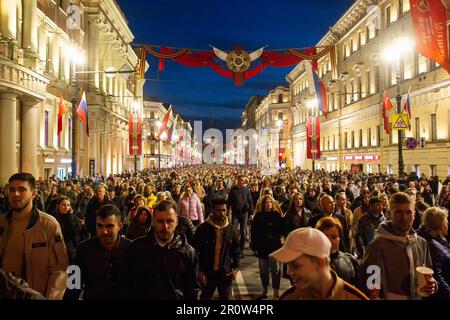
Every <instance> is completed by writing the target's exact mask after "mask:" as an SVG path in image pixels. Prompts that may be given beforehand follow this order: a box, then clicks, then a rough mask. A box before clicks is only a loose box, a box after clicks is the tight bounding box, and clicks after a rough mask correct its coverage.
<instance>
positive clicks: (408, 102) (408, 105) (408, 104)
mask: <svg viewBox="0 0 450 320" xmlns="http://www.w3.org/2000/svg"><path fill="white" fill-rule="evenodd" d="M410 93H411V87H409V90H408V95H407V96H406V101H405V105H404V107H403V112H406V113H407V114H408V118H409V123H408V129H409V131H411V120H412V118H411V100H410V97H409V94H410Z"/></svg>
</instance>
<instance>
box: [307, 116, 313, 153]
mask: <svg viewBox="0 0 450 320" xmlns="http://www.w3.org/2000/svg"><path fill="white" fill-rule="evenodd" d="M311 135H312V123H311V117H307V118H306V158H307V159H312V152H311Z"/></svg>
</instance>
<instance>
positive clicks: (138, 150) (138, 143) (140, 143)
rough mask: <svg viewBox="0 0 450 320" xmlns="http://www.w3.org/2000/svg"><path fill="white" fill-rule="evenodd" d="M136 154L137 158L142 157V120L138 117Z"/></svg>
mask: <svg viewBox="0 0 450 320" xmlns="http://www.w3.org/2000/svg"><path fill="white" fill-rule="evenodd" d="M137 130H138V132H137V139H138V140H137V147H138V149H137V154H138V156H140V155H142V118H141V116H139V117H138V125H137Z"/></svg>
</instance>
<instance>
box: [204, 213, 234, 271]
mask: <svg viewBox="0 0 450 320" xmlns="http://www.w3.org/2000/svg"><path fill="white" fill-rule="evenodd" d="M206 223H208V224H210V225H212V226H213V227H214V231H215V232H216V244H215V247H214V271H217V270H219V269H220V264H221V263H220V262H221V261H220V252H221V250H222V245H223V231H224V230H225V228H226V227H227V226H228V224H229V223H228V219H226V220H225V223H224V224H223V225H222V226H219V225H218V224H216V223H215V222H214V221H213V220H212V219H211V217H210V218H208V220H206Z"/></svg>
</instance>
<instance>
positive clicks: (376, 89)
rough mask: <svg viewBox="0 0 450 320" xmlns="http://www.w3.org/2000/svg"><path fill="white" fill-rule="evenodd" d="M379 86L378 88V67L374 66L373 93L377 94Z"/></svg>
mask: <svg viewBox="0 0 450 320" xmlns="http://www.w3.org/2000/svg"><path fill="white" fill-rule="evenodd" d="M379 86H380V66H376V67H375V83H374V88H375V90H374V92H373V93H377V92H379Z"/></svg>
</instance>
